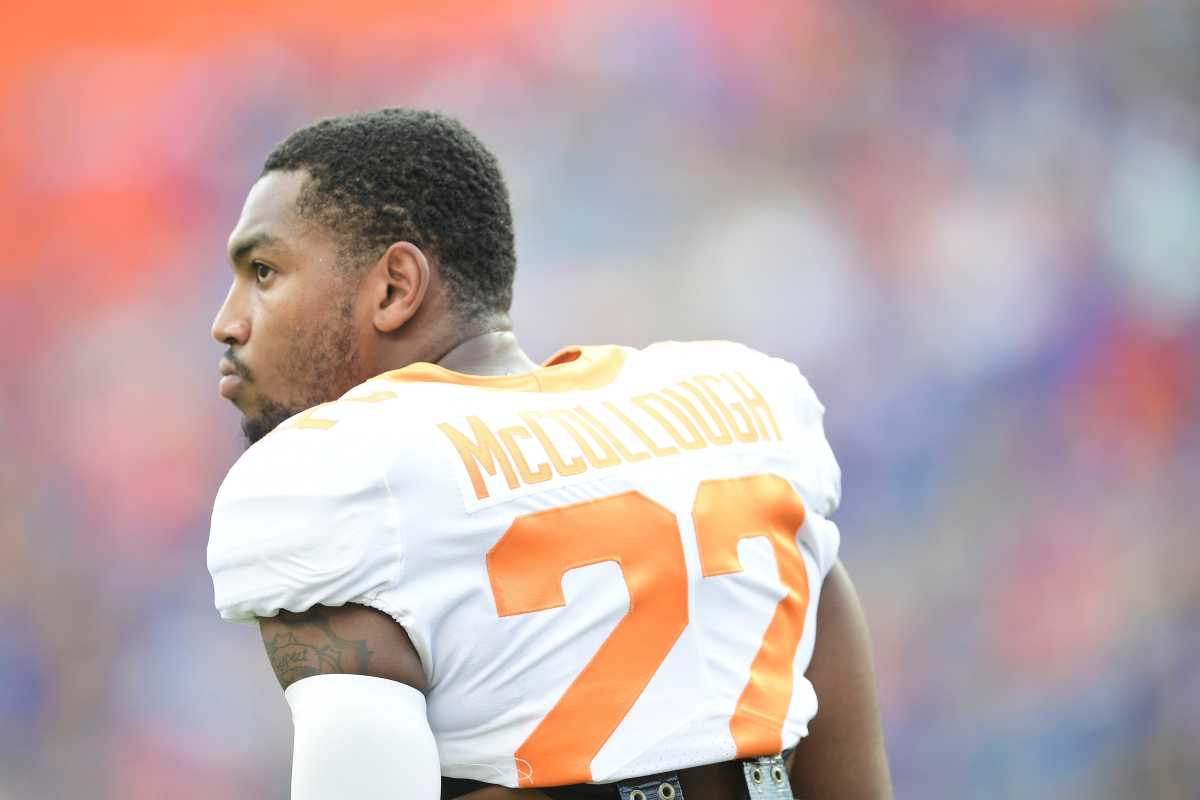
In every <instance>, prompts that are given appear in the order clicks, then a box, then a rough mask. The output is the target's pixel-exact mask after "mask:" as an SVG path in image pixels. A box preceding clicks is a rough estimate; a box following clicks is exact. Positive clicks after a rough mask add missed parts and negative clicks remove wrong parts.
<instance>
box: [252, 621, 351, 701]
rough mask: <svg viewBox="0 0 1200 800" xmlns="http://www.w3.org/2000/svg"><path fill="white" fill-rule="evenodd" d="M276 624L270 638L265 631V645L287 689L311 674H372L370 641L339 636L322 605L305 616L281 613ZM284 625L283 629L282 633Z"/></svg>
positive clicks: (277, 673) (280, 679) (277, 676)
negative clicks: (369, 671)
mask: <svg viewBox="0 0 1200 800" xmlns="http://www.w3.org/2000/svg"><path fill="white" fill-rule="evenodd" d="M273 623H274V624H272V625H271V631H272V632H271V635H270V636H269V637H268V633H267V630H266V628H264V629H263V634H262V636H263V644H264V645H266V648H267V656H268V657H269V658H270V659H271V666H272V667H273V668H274V669H275V677H276V678H278V679H279V685H280V686H282V687H283V688H285V689H286V688H287V687H288V686H290V685H291V684H293V683H295V682H296V681H298V680H300V679H301V678H307V677H309V676H310V675H324V674H327V673H337V672H344V673H351V674H358V675H366V674H368V671H367V665H368V662H369V661H370V660H371V656H372V655H374V653H372V652H371V650H370V649H368V647H367V643H366V640H364V639H357V640H350V639H343V638H342V637H341V636H338V635H337V634H336V633H334V632H333V628H332V627H331V626H330V624H329V617H328V615H327V614H326V613H325V611H323V610H322V608H321V607H320V606H315V607H313V608H311V609H309V610H308V611H306V612H304V613H303V614H292V613H290V612H286V611H281V612H280V613H279V615H278V616H277V617H275V618H274V620H273ZM280 626H282V627H283V630H278V629H279V627H280Z"/></svg>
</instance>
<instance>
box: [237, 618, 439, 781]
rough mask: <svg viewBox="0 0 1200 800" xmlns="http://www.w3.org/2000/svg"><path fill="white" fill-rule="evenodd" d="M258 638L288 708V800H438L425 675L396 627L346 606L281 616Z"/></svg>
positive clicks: (265, 623) (264, 625)
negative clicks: (291, 734)
mask: <svg viewBox="0 0 1200 800" xmlns="http://www.w3.org/2000/svg"><path fill="white" fill-rule="evenodd" d="M259 629H260V630H261V632H262V637H263V644H264V645H265V646H266V649H267V655H268V657H269V658H270V659H271V666H272V668H274V670H275V677H276V678H278V679H279V684H280V685H281V686H282V687H283V688H284V694H285V696H286V697H287V700H288V704H289V705H290V706H291V708H292V721H293V724H294V725H295V729H296V739H295V747H294V751H293V757H292V800H328V798H331V797H354V798H355V799H356V800H385V798H386V799H387V800H392V799H393V798H396V797H406V798H412V800H436V798H439V797H440V796H441V770H440V769H439V765H438V754H437V746H436V745H435V743H434V740H433V732H432V731H431V730H430V728H429V722H428V720H427V719H426V717H425V697H424V695H423V694H422V692H423V691H424V690H425V689H426V680H425V672H424V670H423V669H422V668H421V659H420V658H419V657H418V655H417V651H416V649H415V648H414V647H413V644H412V641H411V640H410V639H409V638H408V634H407V633H406V632H405V631H404V629H403V628H402V627H400V625H398V624H397V623H396V622H395V621H394V620H392V619H391V618H390V617H388V616H387V615H386V614H383V613H380V612H379V611H376V610H375V609H372V608H367V607H365V606H358V605H347V606H341V607H338V608H333V607H326V606H314V607H313V608H311V609H309V610H308V611H306V612H303V613H300V614H294V613H291V612H287V611H281V612H280V613H279V614H278V615H277V616H274V617H263V618H260V619H259Z"/></svg>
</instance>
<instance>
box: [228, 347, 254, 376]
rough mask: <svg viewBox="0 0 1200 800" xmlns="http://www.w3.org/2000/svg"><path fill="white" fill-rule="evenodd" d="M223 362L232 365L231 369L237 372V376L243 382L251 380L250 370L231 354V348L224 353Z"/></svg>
mask: <svg viewBox="0 0 1200 800" xmlns="http://www.w3.org/2000/svg"><path fill="white" fill-rule="evenodd" d="M225 360H226V361H228V362H229V363H230V364H233V368H234V369H235V370H237V374H238V376H239V377H240V378H241V379H242V380H244V381H249V380H252V378H251V375H250V368H249V367H247V366H246V365H245V364H244V363H242V360H241V359H239V358H238V357H237V356H235V355H234V354H233V348H232V347H231V348H229V349H228V350H226V351H225Z"/></svg>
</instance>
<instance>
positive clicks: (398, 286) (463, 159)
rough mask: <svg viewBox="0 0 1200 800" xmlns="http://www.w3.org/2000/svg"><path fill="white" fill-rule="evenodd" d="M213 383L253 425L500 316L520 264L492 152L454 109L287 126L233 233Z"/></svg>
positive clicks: (256, 428)
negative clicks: (217, 376)
mask: <svg viewBox="0 0 1200 800" xmlns="http://www.w3.org/2000/svg"><path fill="white" fill-rule="evenodd" d="M229 257H230V260H231V261H232V262H233V268H234V280H233V285H232V287H231V288H230V290H229V296H228V297H227V298H226V299H225V303H224V305H223V306H222V307H221V310H220V311H219V312H218V314H217V318H216V320H215V322H214V323H213V336H214V337H215V338H216V339H217V341H218V342H221V343H222V344H225V345H227V347H228V348H229V349H228V351H227V352H226V357H225V360H224V362H223V364H222V371H223V372H227V373H232V375H231V376H230V377H228V378H226V379H225V380H223V381H222V388H221V391H222V394H223V395H225V396H226V397H228V398H229V399H231V400H232V401H233V402H234V403H235V404H236V405H237V406H238V408H239V409H240V410H241V411H242V414H243V415H244V419H243V423H242V427H243V430H244V432H245V434H246V437H247V439H249V440H250V441H251V442H254V441H257V440H258V439H259V438H261V437H262V436H264V435H266V434H267V433H268V432H270V431H271V430H272V429H273V428H274V427H275V426H276V425H278V424H279V423H280V422H282V421H283V420H284V419H286V418H287V417H289V416H291V415H292V414H295V413H298V412H300V411H303V410H304V409H306V408H309V407H311V406H314V405H316V404H318V403H322V402H325V401H328V400H333V399H335V398H337V397H338V396H340V395H341V394H342V393H343V392H345V391H346V390H347V389H350V388H352V387H353V386H355V385H356V384H358V383H361V382H362V381H364V380H366V379H368V378H370V377H372V376H373V375H376V374H378V373H380V372H383V371H386V370H388V369H394V368H397V367H401V366H404V365H406V364H408V363H411V362H413V361H420V360H435V359H437V358H439V357H440V356H441V355H442V354H444V353H445V352H446V351H447V350H448V349H450V348H451V347H453V346H454V345H455V344H457V343H458V342H459V341H461V340H462V339H463V338H466V337H467V336H470V335H473V334H475V333H481V332H484V331H486V330H494V329H497V328H500V327H504V326H506V325H507V312H508V308H509V305H510V304H511V301H512V280H513V273H514V271H515V268H516V255H515V247H514V243H513V231H512V214H511V211H510V209H509V204H508V190H507V189H506V187H505V185H504V179H503V177H502V176H501V174H500V169H499V166H498V165H497V163H496V159H495V158H494V157H493V156H492V155H491V153H489V152H488V151H487V149H486V148H484V146H483V145H482V144H481V143H480V142H479V140H478V139H476V138H475V137H474V136H473V135H471V133H470V132H469V131H467V130H466V128H464V127H463V126H462V125H461V124H459V123H458V122H456V121H454V120H452V119H449V118H448V117H445V116H442V115H440V114H435V113H431V112H426V111H414V110H410V109H385V110H382V111H375V112H371V113H367V114H356V115H352V116H348V117H337V118H334V119H327V120H323V121H321V122H318V123H316V124H315V125H312V126H309V127H307V128H302V129H301V130H298V131H296V132H295V133H293V134H292V135H291V136H289V137H288V138H287V139H286V140H284V141H283V142H282V143H281V144H280V145H279V146H278V147H276V148H275V149H274V150H273V151H272V152H271V154H270V155H269V156H268V157H267V160H266V164H265V165H264V167H263V173H262V175H261V176H260V177H259V179H258V181H257V182H256V183H255V184H254V186H253V187H252V188H251V189H250V193H249V194H248V195H247V197H246V202H245V205H244V207H243V208H242V216H241V218H240V219H239V220H238V224H237V227H236V228H235V229H234V231H233V233H232V235H231V236H230V239H229Z"/></svg>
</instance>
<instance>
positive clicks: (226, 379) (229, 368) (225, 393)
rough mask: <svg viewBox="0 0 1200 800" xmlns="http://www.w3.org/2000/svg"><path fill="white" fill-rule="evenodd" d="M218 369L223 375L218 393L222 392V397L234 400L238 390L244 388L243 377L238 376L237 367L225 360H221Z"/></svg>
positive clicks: (218, 385)
mask: <svg viewBox="0 0 1200 800" xmlns="http://www.w3.org/2000/svg"><path fill="white" fill-rule="evenodd" d="M218 369H219V370H220V373H221V382H220V383H218V384H217V391H218V392H220V394H221V397H224V398H225V399H226V400H232V399H233V398H234V396H235V395H237V391H238V389H240V388H242V376H241V375H239V374H238V371H237V367H235V366H234V365H233V363H232V362H230V361H227V360H225V359H221V364H220V366H219V367H218Z"/></svg>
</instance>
